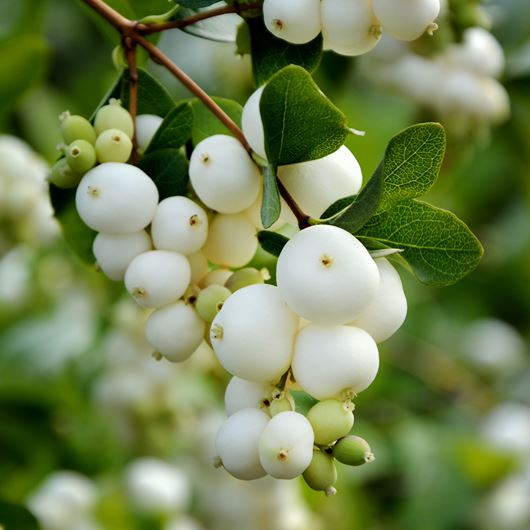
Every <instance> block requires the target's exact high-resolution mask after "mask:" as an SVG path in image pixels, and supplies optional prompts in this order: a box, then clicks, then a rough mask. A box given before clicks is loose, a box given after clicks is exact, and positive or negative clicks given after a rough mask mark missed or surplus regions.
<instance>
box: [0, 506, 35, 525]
mask: <svg viewBox="0 0 530 530" xmlns="http://www.w3.org/2000/svg"><path fill="white" fill-rule="evenodd" d="M0 526H1V527H2V528H5V529H6V530H39V529H40V526H39V523H38V522H37V519H35V516H33V515H32V514H31V513H30V512H29V511H28V510H27V509H26V508H24V507H23V506H19V505H17V504H12V503H10V502H6V501H4V500H0Z"/></svg>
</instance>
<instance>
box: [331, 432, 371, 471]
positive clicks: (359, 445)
mask: <svg viewBox="0 0 530 530" xmlns="http://www.w3.org/2000/svg"><path fill="white" fill-rule="evenodd" d="M332 454H333V456H334V457H335V458H336V459H337V460H338V461H339V462H342V463H343V464H346V465H348V466H361V465H362V464H368V463H370V462H373V461H374V460H375V456H374V454H373V453H372V450H371V449H370V446H369V445H368V442H367V441H366V440H365V439H364V438H361V437H360V436H354V435H350V436H345V437H344V438H341V439H340V440H339V441H338V442H337V443H336V444H335V445H334V446H333V452H332Z"/></svg>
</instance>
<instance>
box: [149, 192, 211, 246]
mask: <svg viewBox="0 0 530 530" xmlns="http://www.w3.org/2000/svg"><path fill="white" fill-rule="evenodd" d="M151 237H152V238H153V244H154V246H155V248H158V249H160V250H174V251H175V252H181V253H182V254H192V253H193V252H197V251H198V250H200V249H201V248H202V246H203V245H204V243H205V242H206V238H207V237H208V216H207V215H206V212H205V211H204V210H203V209H202V208H201V207H200V206H199V205H198V204H196V203H195V202H193V201H192V200H190V199H188V198H187V197H168V198H167V199H164V200H163V201H161V202H160V204H159V205H158V207H157V209H156V212H155V216H154V218H153V222H152V224H151Z"/></svg>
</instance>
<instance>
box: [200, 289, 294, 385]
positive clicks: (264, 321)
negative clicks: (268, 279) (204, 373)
mask: <svg viewBox="0 0 530 530" xmlns="http://www.w3.org/2000/svg"><path fill="white" fill-rule="evenodd" d="M297 330H298V317H297V316H296V315H295V314H294V313H293V312H292V311H291V310H290V309H289V308H288V307H287V304H286V303H285V302H284V301H283V299H282V297H281V296H280V293H279V290H278V288H277V287H274V286H273V285H266V284H262V285H250V286H248V287H244V288H243V289H240V290H239V291H237V292H236V293H234V294H233V295H232V296H230V297H229V298H228V299H227V300H226V302H225V303H224V305H223V307H222V309H221V311H219V313H218V314H217V316H216V317H215V319H214V321H213V323H212V327H211V333H210V338H211V341H212V346H213V349H214V352H215V355H216V356H217V358H218V359H219V362H220V363H221V364H222V365H223V367H224V368H225V369H226V370H228V371H229V372H230V373H231V374H233V375H236V376H237V377H241V378H243V379H247V380H249V381H257V382H264V383H265V382H270V381H276V380H278V379H279V378H280V377H281V376H282V374H284V373H285V372H286V371H287V369H288V368H289V365H290V364H291V358H292V353H293V342H294V337H295V335H296V332H297Z"/></svg>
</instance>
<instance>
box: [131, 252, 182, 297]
mask: <svg viewBox="0 0 530 530" xmlns="http://www.w3.org/2000/svg"><path fill="white" fill-rule="evenodd" d="M190 277H191V272H190V264H189V262H188V260H187V259H186V257H185V256H183V255H182V254H178V253H177V252H169V251H167V250H150V251H149V252H144V253H143V254H140V255H139V256H136V258H134V259H133V260H132V261H131V263H130V265H129V267H127V271H126V272H125V287H126V288H127V291H129V293H130V294H131V296H132V297H133V298H134V299H135V300H136V302H137V303H138V304H139V305H141V306H143V307H161V306H163V305H166V304H169V303H171V302H174V301H175V300H178V299H179V298H180V297H181V296H182V295H183V294H184V292H185V291H186V289H187V287H188V285H189V283H190Z"/></svg>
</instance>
